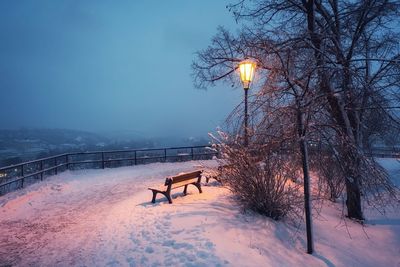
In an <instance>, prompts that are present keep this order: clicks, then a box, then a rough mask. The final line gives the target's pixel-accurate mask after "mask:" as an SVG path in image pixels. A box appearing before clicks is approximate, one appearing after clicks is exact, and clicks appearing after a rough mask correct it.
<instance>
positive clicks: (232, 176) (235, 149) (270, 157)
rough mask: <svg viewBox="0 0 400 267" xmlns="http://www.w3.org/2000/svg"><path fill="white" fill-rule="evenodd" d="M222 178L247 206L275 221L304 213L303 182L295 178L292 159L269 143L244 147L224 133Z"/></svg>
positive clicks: (219, 145)
mask: <svg viewBox="0 0 400 267" xmlns="http://www.w3.org/2000/svg"><path fill="white" fill-rule="evenodd" d="M220 136H222V137H223V138H220V139H219V141H220V142H219V143H216V144H215V146H217V147H218V149H219V151H220V155H221V157H222V158H221V161H222V168H221V180H222V182H223V184H224V185H225V186H227V187H228V188H229V189H230V190H231V191H232V193H233V194H234V196H235V197H236V199H237V200H238V202H239V203H240V204H241V205H242V206H243V207H244V208H245V209H250V210H253V211H256V212H258V213H260V214H263V215H266V216H268V217H270V218H272V219H274V220H280V219H282V218H284V217H287V216H290V217H296V218H297V217H299V216H301V214H302V204H303V202H302V198H301V190H300V189H299V187H300V185H299V184H297V183H296V182H294V181H293V177H294V176H295V169H294V168H293V165H292V164H289V162H290V161H291V159H290V158H289V156H287V155H286V156H285V155H284V154H282V153H275V152H274V151H273V150H272V149H271V148H270V147H269V146H268V145H267V144H263V145H255V144H251V145H249V146H248V147H244V146H243V145H241V143H239V142H236V141H235V139H234V138H233V139H231V138H230V137H229V135H228V134H226V133H222V132H220Z"/></svg>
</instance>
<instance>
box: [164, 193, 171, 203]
mask: <svg viewBox="0 0 400 267" xmlns="http://www.w3.org/2000/svg"><path fill="white" fill-rule="evenodd" d="M164 195H165V197H166V198H167V199H168V202H169V204H172V198H171V192H166V193H165V194H164Z"/></svg>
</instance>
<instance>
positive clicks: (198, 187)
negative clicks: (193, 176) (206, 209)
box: [194, 183, 203, 193]
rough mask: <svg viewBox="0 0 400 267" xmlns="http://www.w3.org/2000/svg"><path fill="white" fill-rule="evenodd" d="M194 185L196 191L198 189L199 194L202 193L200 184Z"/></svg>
mask: <svg viewBox="0 0 400 267" xmlns="http://www.w3.org/2000/svg"><path fill="white" fill-rule="evenodd" d="M194 185H195V186H196V187H197V189H199V193H203V191H201V184H200V183H195V184H194Z"/></svg>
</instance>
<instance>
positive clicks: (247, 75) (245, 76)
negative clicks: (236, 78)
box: [239, 59, 256, 90]
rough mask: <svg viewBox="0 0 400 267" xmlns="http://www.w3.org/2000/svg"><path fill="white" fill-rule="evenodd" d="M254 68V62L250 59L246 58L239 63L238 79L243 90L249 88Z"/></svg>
mask: <svg viewBox="0 0 400 267" xmlns="http://www.w3.org/2000/svg"><path fill="white" fill-rule="evenodd" d="M255 70H256V63H255V62H254V61H252V60H249V59H247V60H244V61H242V62H240V63H239V71H240V79H241V80H242V83H243V88H244V89H245V90H247V89H249V87H250V83H251V81H252V80H253V77H254V72H255Z"/></svg>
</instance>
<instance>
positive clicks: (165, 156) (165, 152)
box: [164, 148, 167, 162]
mask: <svg viewBox="0 0 400 267" xmlns="http://www.w3.org/2000/svg"><path fill="white" fill-rule="evenodd" d="M164 162H167V149H166V148H164Z"/></svg>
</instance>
